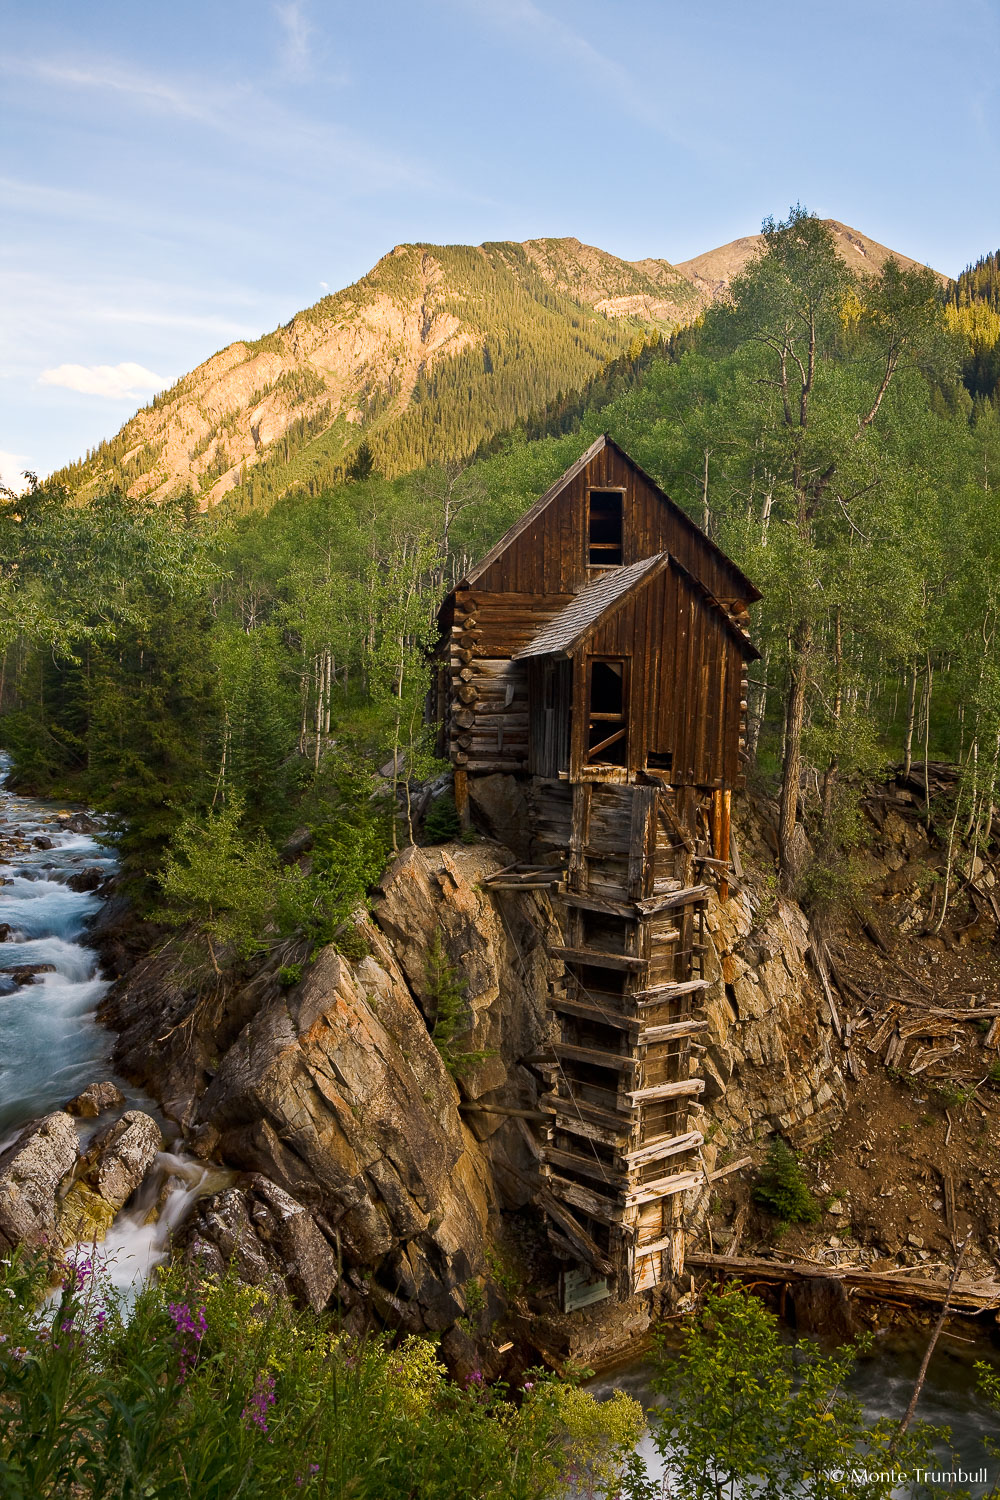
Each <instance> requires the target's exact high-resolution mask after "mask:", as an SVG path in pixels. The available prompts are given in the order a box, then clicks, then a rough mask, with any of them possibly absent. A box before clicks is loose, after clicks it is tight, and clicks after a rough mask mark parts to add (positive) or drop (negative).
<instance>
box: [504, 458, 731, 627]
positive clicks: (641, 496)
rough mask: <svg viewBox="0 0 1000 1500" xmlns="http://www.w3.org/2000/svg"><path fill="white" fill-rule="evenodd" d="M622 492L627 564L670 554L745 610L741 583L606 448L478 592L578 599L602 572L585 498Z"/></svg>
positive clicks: (710, 548) (716, 554)
mask: <svg viewBox="0 0 1000 1500" xmlns="http://www.w3.org/2000/svg"><path fill="white" fill-rule="evenodd" d="M591 489H621V490H622V491H623V508H624V531H623V542H624V551H623V557H622V562H623V563H624V564H628V563H634V562H639V561H640V560H641V559H642V558H644V557H653V556H655V555H656V553H658V552H670V553H672V554H673V556H674V557H676V558H677V559H678V560H679V561H680V562H682V563H683V564H684V566H685V567H686V568H688V569H689V570H690V571H691V572H692V573H693V574H694V575H695V577H696V578H699V579H700V580H701V582H702V583H703V584H704V585H705V587H706V588H707V589H708V590H709V591H710V592H711V593H712V594H713V596H714V597H715V598H716V599H718V600H720V601H723V602H725V603H727V604H730V605H732V606H734V607H739V606H742V605H744V604H745V603H746V602H747V601H746V598H745V588H746V585H745V583H744V581H743V579H742V575H741V574H740V573H739V571H738V570H737V569H736V568H735V567H734V566H733V564H732V563H730V562H729V561H728V559H727V558H726V557H725V556H724V555H723V554H722V553H721V552H720V551H719V550H718V549H717V548H715V547H713V546H712V544H711V542H709V540H708V538H707V537H705V536H704V535H703V533H702V532H701V531H700V530H699V529H698V527H697V526H694V525H693V524H691V523H690V522H688V521H687V520H686V518H685V517H683V516H682V515H679V514H678V513H677V511H676V510H675V509H673V508H672V507H671V506H670V505H669V504H667V503H665V502H664V500H663V498H662V497H661V496H660V495H658V494H657V492H656V490H655V489H654V488H653V486H652V485H651V484H650V483H649V482H648V481H647V480H646V479H644V478H643V477H642V476H641V475H639V474H637V473H636V472H635V470H634V469H633V468H632V467H631V465H630V464H629V463H628V462H627V461H626V460H625V459H624V458H623V457H622V456H621V454H619V453H617V452H615V450H614V449H613V448H610V447H606V448H604V449H602V450H601V452H600V453H598V454H596V455H595V457H594V458H593V459H592V460H591V461H590V463H589V464H588V465H587V466H586V468H585V469H584V470H583V471H582V472H581V473H579V474H577V475H576V477H575V478H574V479H571V480H570V482H569V483H568V484H567V485H566V487H565V489H564V490H563V491H562V493H561V494H559V495H557V496H556V497H555V499H554V500H552V501H551V503H550V504H549V505H548V506H547V507H546V508H545V510H544V511H543V512H542V513H541V514H540V515H539V516H538V517H537V518H536V519H535V521H534V522H532V524H531V525H530V526H528V527H527V528H526V529H525V530H524V531H523V532H522V533H521V535H520V536H518V537H515V538H514V540H513V541H512V542H511V543H510V545H509V546H508V547H507V549H506V551H505V552H504V553H503V555H502V556H501V557H499V558H497V560H496V561H495V562H494V563H492V564H491V565H490V566H489V567H488V568H487V569H486V571H485V572H484V573H483V574H482V576H481V577H480V578H478V579H477V580H476V584H475V592H477V593H478V592H480V591H481V592H483V593H487V594H491V593H492V594H507V595H512V594H514V595H516V594H520V595H522V596H537V595H543V594H545V595H550V596H551V595H553V594H563V595H567V596H568V595H570V594H575V593H576V592H577V591H578V590H579V589H580V588H581V587H582V586H583V585H584V584H585V583H586V582H587V581H588V579H590V578H592V577H594V576H595V574H596V572H597V571H598V570H597V569H595V568H593V567H591V566H590V563H589V547H588V531H587V528H588V516H589V508H588V498H587V497H588V491H589V490H591Z"/></svg>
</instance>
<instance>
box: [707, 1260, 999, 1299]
mask: <svg viewBox="0 0 1000 1500" xmlns="http://www.w3.org/2000/svg"><path fill="white" fill-rule="evenodd" d="M684 1264H685V1266H686V1267H687V1268H688V1269H689V1270H698V1271H716V1272H720V1273H721V1274H722V1275H724V1276H735V1277H738V1278H741V1279H752V1280H754V1281H770V1282H774V1283H776V1284H780V1283H782V1282H788V1281H800V1280H801V1281H805V1280H809V1279H811V1278H815V1277H826V1278H830V1279H834V1280H837V1281H841V1282H843V1284H844V1286H845V1287H846V1288H847V1289H848V1291H850V1292H851V1293H853V1294H855V1295H856V1296H859V1297H864V1298H867V1299H870V1300H873V1301H876V1302H879V1301H883V1300H886V1301H888V1300H902V1301H903V1302H907V1303H930V1304H931V1305H933V1306H940V1305H941V1304H943V1303H944V1301H945V1299H946V1298H947V1296H948V1282H947V1281H941V1282H937V1281H930V1280H918V1279H917V1278H916V1276H914V1275H913V1274H912V1273H913V1272H916V1271H919V1270H922V1269H923V1268H922V1267H918V1266H914V1267H912V1268H910V1270H908V1271H904V1269H903V1268H902V1267H900V1269H899V1270H898V1271H867V1270H863V1269H862V1268H861V1267H860V1266H826V1265H818V1264H817V1263H816V1262H815V1261H801V1260H799V1261H777V1260H765V1259H763V1258H761V1259H757V1258H753V1257H749V1256H737V1255H704V1254H700V1253H698V1252H692V1253H690V1254H688V1255H687V1256H685V1260H684ZM950 1305H951V1306H952V1307H953V1308H954V1309H955V1310H956V1311H961V1312H968V1313H981V1312H991V1311H995V1310H996V1309H997V1308H1000V1282H998V1281H973V1280H971V1278H965V1279H963V1280H960V1281H958V1282H957V1283H956V1285H955V1286H954V1288H953V1289H952V1292H951V1303H950Z"/></svg>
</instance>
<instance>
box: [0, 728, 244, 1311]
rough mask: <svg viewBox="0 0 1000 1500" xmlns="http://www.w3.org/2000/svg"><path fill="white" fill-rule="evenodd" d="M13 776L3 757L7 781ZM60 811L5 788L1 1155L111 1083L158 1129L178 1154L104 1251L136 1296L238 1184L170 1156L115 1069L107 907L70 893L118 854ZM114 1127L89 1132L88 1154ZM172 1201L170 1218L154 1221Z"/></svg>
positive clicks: (113, 1275)
mask: <svg viewBox="0 0 1000 1500" xmlns="http://www.w3.org/2000/svg"><path fill="white" fill-rule="evenodd" d="M5 771H6V762H5V760H4V758H3V757H0V775H2V774H3V773H4V772H5ZM59 811H60V809H59V807H58V805H57V804H49V803H46V802H41V801H37V800H35V799H33V798H30V797H22V796H18V795H17V794H16V793H14V792H11V791H10V790H9V789H8V788H7V787H6V786H4V785H0V877H2V879H3V885H2V886H0V924H3V926H0V935H2V936H3V941H0V1149H3V1148H4V1147H6V1146H7V1145H9V1144H10V1142H11V1141H12V1140H13V1139H14V1137H15V1136H16V1134H17V1132H18V1130H19V1129H20V1127H21V1126H23V1125H24V1124H25V1123H26V1122H27V1121H28V1120H32V1119H36V1118H37V1117H38V1116H39V1115H44V1114H48V1113H49V1112H51V1111H52V1110H54V1109H59V1108H60V1107H61V1106H62V1105H63V1104H65V1103H66V1102H67V1100H69V1099H72V1098H73V1097H74V1096H75V1095H76V1094H78V1093H80V1092H81V1090H82V1089H84V1088H86V1086H87V1085H88V1084H90V1083H94V1082H98V1081H102V1080H104V1079H112V1080H113V1081H114V1082H115V1083H117V1084H118V1087H119V1088H120V1089H121V1090H122V1092H123V1094H124V1095H125V1097H126V1101H127V1107H128V1108H132V1109H142V1110H144V1111H145V1112H146V1113H147V1114H150V1115H152V1116H153V1117H154V1119H156V1121H157V1123H158V1124H159V1125H160V1128H161V1130H162V1131H163V1133H164V1136H165V1139H166V1141H167V1143H168V1149H166V1150H164V1151H162V1152H160V1153H159V1155H158V1156H157V1158H156V1160H155V1162H154V1164H153V1168H152V1170H151V1172H150V1174H149V1175H148V1176H147V1178H146V1181H145V1182H144V1183H143V1185H142V1187H141V1188H140V1190H139V1192H138V1194H137V1195H136V1198H135V1201H134V1202H131V1203H130V1204H129V1205H128V1207H127V1208H126V1209H125V1210H123V1211H122V1212H121V1213H120V1214H119V1215H118V1217H117V1219H116V1220H115V1223H114V1224H113V1225H112V1227H111V1229H110V1230H109V1232H108V1236H107V1239H106V1240H105V1242H104V1244H103V1246H101V1247H100V1259H101V1261H102V1262H103V1263H104V1265H105V1267H106V1272H107V1275H108V1276H109V1278H110V1280H111V1281H112V1282H114V1283H116V1284H117V1285H118V1286H119V1287H120V1288H121V1289H122V1290H123V1291H125V1292H129V1291H131V1290H134V1288H135V1287H136V1286H137V1285H139V1284H141V1282H142V1280H143V1279H144V1278H145V1277H146V1276H148V1274H149V1272H150V1270H151V1269H152V1268H153V1267H154V1266H155V1265H158V1264H159V1263H161V1262H162V1261H163V1260H165V1259H166V1256H167V1253H168V1244H169V1238H170V1232H171V1230H172V1229H174V1228H175V1227H176V1226H177V1225H178V1224H179V1223H180V1222H181V1220H182V1219H183V1218H184V1216H185V1214H186V1213H187V1211H188V1209H189V1208H190V1205H191V1202H192V1201H193V1199H194V1198H195V1197H197V1196H199V1195H200V1194H201V1193H203V1192H207V1191H211V1190H212V1189H213V1188H214V1187H215V1186H216V1185H217V1184H218V1183H219V1182H220V1181H221V1180H228V1175H229V1174H225V1173H221V1172H219V1171H218V1170H216V1169H206V1167H205V1166H204V1164H203V1163H201V1162H197V1161H194V1160H193V1159H192V1158H190V1157H186V1156H185V1155H184V1154H183V1153H178V1152H176V1151H173V1150H171V1149H169V1144H170V1137H171V1130H170V1128H169V1127H168V1126H167V1124H166V1122H165V1121H164V1120H163V1118H162V1116H161V1115H160V1113H159V1111H158V1109H157V1106H156V1105H155V1103H154V1102H153V1101H152V1100H151V1099H149V1098H148V1096H146V1095H145V1094H142V1093H140V1092H138V1091H137V1090H135V1089H134V1088H131V1087H130V1086H129V1084H128V1083H126V1082H125V1081H124V1080H123V1079H121V1078H119V1077H117V1076H116V1074H115V1073H114V1072H113V1070H112V1068H111V1066H110V1056H111V1049H112V1043H113V1037H112V1035H111V1033H110V1032H108V1031H107V1030H105V1028H104V1027H103V1026H101V1025H99V1023H98V1021H97V1007H98V1005H99V1003H100V1000H101V997H102V996H103V995H104V993H105V991H106V990H107V987H108V983H107V981H106V980H104V979H102V977H101V974H100V969H99V964H98V958H97V954H96V953H95V951H94V949H93V948H92V947H91V946H90V945H89V944H88V942H87V925H88V922H89V921H90V919H91V918H92V917H93V916H94V915H95V913H96V912H97V911H98V909H99V907H100V904H101V897H100V895H99V894H97V893H96V892H92V891H91V892H87V891H74V890H73V889H72V888H71V887H70V886H69V885H68V884H67V881H68V880H70V879H71V877H72V876H74V875H76V874H79V873H80V872H82V871H83V870H85V869H93V868H97V869H99V870H100V871H101V873H102V876H103V875H108V874H111V873H112V872H113V871H114V869H115V865H116V860H115V855H114V852H113V850H111V849H109V848H108V847H106V846H105V845H103V844H101V843H99V842H98V840H97V839H96V838H95V837H93V836H92V835H91V834H89V833H74V832H72V831H71V830H70V829H68V828H67V827H66V826H65V819H64V820H62V821H60V818H59ZM39 843H41V844H42V845H45V844H51V847H48V848H46V847H39ZM34 964H45V965H51V970H50V972H45V973H39V974H36V975H35V976H34V977H33V978H32V979H30V980H29V981H28V982H27V983H18V982H17V980H16V979H15V978H14V976H13V971H15V970H17V969H19V968H22V967H24V966H26V965H34ZM118 1113H121V1111H120V1110H119V1111H118ZM114 1118H115V1116H114V1114H106V1115H102V1116H101V1118H100V1120H97V1121H94V1120H80V1121H78V1122H77V1128H78V1130H79V1131H80V1135H81V1142H82V1143H86V1141H87V1140H88V1139H89V1138H90V1137H91V1136H93V1135H94V1134H95V1133H96V1131H97V1130H98V1129H102V1130H103V1129H104V1128H105V1127H106V1126H107V1125H109V1124H110V1123H111V1122H112V1120H113V1119H114ZM161 1198H162V1199H163V1201H162V1205H161V1207H160V1209H159V1212H151V1210H153V1209H154V1206H155V1205H156V1204H157V1202H158V1200H160V1199H161Z"/></svg>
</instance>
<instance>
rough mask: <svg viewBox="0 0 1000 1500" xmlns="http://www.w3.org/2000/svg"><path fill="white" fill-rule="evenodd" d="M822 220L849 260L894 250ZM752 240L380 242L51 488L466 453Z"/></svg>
mask: <svg viewBox="0 0 1000 1500" xmlns="http://www.w3.org/2000/svg"><path fill="white" fill-rule="evenodd" d="M825 222H827V223H828V224H829V225H830V226H831V229H832V230H833V233H834V238H835V243H836V245H837V248H838V250H839V251H840V253H841V254H842V255H843V256H844V258H845V259H847V260H849V261H850V260H851V258H852V257H853V260H854V261H857V262H860V264H861V265H862V267H863V268H865V269H868V270H878V269H879V267H880V266H881V265H882V264H884V262H885V260H886V259H887V258H888V257H889V256H890V255H892V254H894V253H895V252H892V251H890V250H888V249H887V248H886V247H885V246H883V245H881V244H879V243H878V242H877V241H875V240H871V239H870V238H868V237H866V236H862V235H861V234H859V232H858V231H856V230H853V229H851V228H850V227H849V226H847V225H844V224H841V223H840V221H838V220H827V221H825ZM761 243H762V236H760V235H752V236H746V237H744V238H742V239H739V240H734V241H731V242H730V243H729V244H728V245H724V246H720V247H718V248H717V249H716V250H714V251H707V252H705V253H704V254H703V255H701V256H695V257H694V258H693V259H692V260H689V261H685V262H682V263H681V264H679V265H674V264H672V263H671V262H670V261H667V260H665V259H659V258H655V257H647V258H644V259H642V260H637V261H626V260H624V259H621V258H620V257H618V256H615V255H612V254H610V252H608V251H605V250H601V249H599V248H598V247H597V246H593V245H587V244H584V243H583V242H582V241H580V240H578V239H576V238H573V237H566V238H538V239H531V240H525V241H522V242H518V241H486V242H484V243H483V244H481V245H477V246H469V245H431V244H428V243H418V244H400V245H396V246H394V247H393V249H392V250H390V251H389V252H388V253H387V254H386V255H384V256H383V257H382V258H381V259H380V260H379V261H378V262H377V263H376V265H375V266H373V267H372V269H371V270H370V271H369V272H368V273H367V274H366V275H365V276H363V277H361V278H360V279H359V280H358V281H356V282H354V283H352V285H351V286H349V287H345V288H344V289H343V290H341V291H339V292H333V293H330V294H328V295H327V296H325V297H323V298H321V299H320V300H319V301H318V302H316V303H314V304H313V305H312V306H311V307H308V308H304V309H302V310H301V311H300V312H298V313H296V314H295V315H294V316H293V317H292V318H291V319H290V320H289V321H288V323H286V324H284V325H282V326H281V327H279V328H277V329H275V330H273V331H272V332H271V333H267V334H264V335H263V336H262V337H261V338H259V339H255V340H238V341H236V342H234V343H232V344H230V345H228V346H227V347H226V348H224V349H221V350H219V351H218V352H217V353H216V354H214V355H212V356H211V357H210V358H209V359H207V360H205V361H204V362H203V363H202V364H200V365H198V366H197V367H196V368H195V369H194V370H192V371H191V372H189V373H188V374H187V375H185V376H183V377H182V378H181V379H180V380H179V381H177V382H176V383H175V384H174V385H173V386H172V387H171V388H170V389H169V390H167V391H164V392H162V393H161V394H159V395H158V396H156V397H155V398H154V400H153V402H152V403H151V404H150V405H149V406H147V407H145V408H143V410H141V411H139V412H138V413H137V414H136V415H135V416H134V417H132V418H131V419H130V420H129V421H128V422H126V423H125V425H124V426H123V427H122V429H121V430H120V432H119V433H118V434H117V435H116V437H114V438H112V439H110V440H109V441H107V442H104V443H102V444H100V445H99V446H98V447H97V448H96V449H95V450H93V452H91V453H89V454H88V455H87V457H86V459H84V460H80V461H78V462H77V463H75V464H70V465H68V466H66V467H65V468H64V469H62V470H59V471H58V472H57V473H56V474H54V475H53V476H51V482H54V483H62V484H65V485H66V486H67V487H68V488H69V489H70V490H71V491H72V492H73V493H74V494H75V495H76V496H77V497H78V498H79V499H81V500H86V499H88V498H90V496H92V495H93V494H96V493H98V492H99V490H100V489H101V488H108V487H113V488H117V489H120V490H122V491H124V492H126V493H127V494H129V495H130V496H133V497H137V498H138V497H146V498H151V499H154V500H165V499H167V498H169V497H170V496H172V495H177V494H181V493H184V492H185V491H193V492H194V494H195V495H196V497H197V501H198V504H199V505H200V507H201V508H203V509H208V508H210V507H211V506H213V505H215V504H217V503H218V502H219V501H220V500H222V499H223V498H225V497H226V496H230V497H231V498H232V499H237V500H239V499H243V500H244V501H246V502H247V503H249V504H260V503H264V504H267V503H270V502H271V501H273V500H274V499H276V498H278V496H280V495H281V494H283V493H285V492H286V491H288V490H289V489H295V488H297V487H304V488H306V489H309V490H311V491H313V492H315V490H316V489H317V488H321V487H323V486H324V485H328V484H330V483H333V482H336V481H337V479H338V478H343V476H344V474H345V472H349V471H350V467H351V464H352V462H357V455H358V450H359V448H360V447H361V445H362V444H365V445H366V448H367V458H366V462H370V463H373V464H374V465H375V466H376V467H377V468H378V469H379V470H380V471H381V472H383V473H385V474H386V475H388V476H393V475H395V474H399V473H402V472H405V471H406V470H408V469H412V468H416V467H420V466H422V465H423V464H426V463H435V462H437V463H443V462H448V461H452V460H456V459H459V460H460V459H464V458H467V457H469V456H471V454H472V453H474V452H475V451H476V449H477V448H478V447H479V446H480V445H481V444H482V443H483V442H484V441H488V440H489V439H490V438H492V437H495V436H496V435H497V434H498V433H499V432H501V431H504V430H507V429H509V428H510V427H512V426H515V425H516V424H517V423H519V422H525V421H528V420H530V419H531V418H533V417H535V416H536V415H537V413H538V412H539V411H542V410H544V409H545V408H546V406H547V405H549V404H550V403H558V402H559V401H560V400H562V399H564V398H565V397H566V395H567V394H568V393H570V392H572V391H577V390H580V389H582V388H584V387H585V386H586V385H587V383H588V382H589V381H590V380H592V379H594V378H595V377H597V376H599V375H600V374H601V372H602V370H604V369H605V368H606V367H607V366H608V365H609V363H611V362H612V361H614V360H616V359H620V358H622V357H623V356H631V357H637V354H638V352H639V351H641V349H642V348H643V346H644V344H645V343H647V342H648V341H649V340H654V339H657V338H659V337H662V336H663V335H664V334H670V333H672V332H674V331H675V330H676V329H678V328H680V327H683V326H684V325H686V324H689V323H691V322H692V321H694V320H695V319H696V318H697V317H698V316H699V315H700V314H701V313H702V312H704V310H705V309H706V308H707V307H708V306H709V305H710V304H711V303H712V302H713V301H714V300H716V299H717V298H718V297H719V296H723V295H725V292H726V290H727V288H728V286H729V284H730V282H731V280H732V277H733V275H735V274H736V273H737V271H739V270H740V269H742V267H743V266H744V265H745V264H746V263H747V261H748V260H749V259H750V257H751V256H752V255H753V254H754V253H756V250H757V249H758V247H759V246H760V244H761ZM896 258H897V259H898V260H899V261H900V262H901V264H903V265H905V266H912V265H915V264H917V263H916V262H915V261H913V260H911V259H910V258H909V257H906V256H902V255H898V254H897V255H896ZM941 280H942V283H946V282H947V278H945V277H941Z"/></svg>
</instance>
